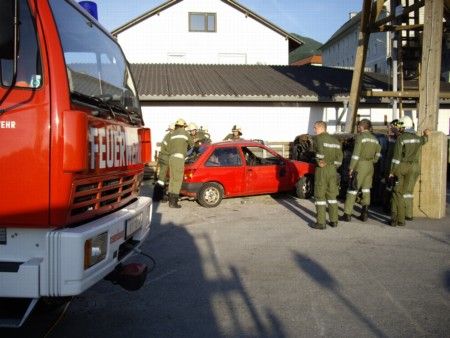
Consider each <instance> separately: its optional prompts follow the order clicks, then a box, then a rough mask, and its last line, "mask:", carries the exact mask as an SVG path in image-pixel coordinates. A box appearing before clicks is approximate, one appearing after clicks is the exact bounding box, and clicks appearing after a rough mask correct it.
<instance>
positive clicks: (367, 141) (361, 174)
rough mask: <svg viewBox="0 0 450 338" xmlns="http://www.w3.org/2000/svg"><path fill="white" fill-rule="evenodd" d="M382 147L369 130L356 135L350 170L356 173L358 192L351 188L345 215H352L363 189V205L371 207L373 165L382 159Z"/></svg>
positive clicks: (346, 200)
mask: <svg viewBox="0 0 450 338" xmlns="http://www.w3.org/2000/svg"><path fill="white" fill-rule="evenodd" d="M380 150H381V146H380V143H378V140H377V138H376V137H375V136H374V135H373V134H372V133H371V132H370V131H368V130H364V131H363V132H361V133H359V134H358V135H356V140H355V147H354V148H353V153H352V158H351V160H350V167H349V169H350V170H353V171H356V172H357V175H356V183H357V185H356V190H352V189H351V188H349V190H348V191H347V196H346V198H345V205H344V213H345V214H347V215H351V214H352V211H353V206H354V204H355V200H356V195H357V193H358V191H359V189H361V192H362V199H361V205H362V206H363V207H365V206H366V207H368V206H369V205H370V188H372V178H373V164H374V163H376V162H378V159H379V158H380V156H381V154H380Z"/></svg>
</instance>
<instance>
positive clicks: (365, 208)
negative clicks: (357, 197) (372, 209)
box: [359, 205, 369, 222]
mask: <svg viewBox="0 0 450 338" xmlns="http://www.w3.org/2000/svg"><path fill="white" fill-rule="evenodd" d="M359 219H360V220H361V221H363V222H365V221H367V220H368V219H369V206H368V205H363V207H362V210H361V215H360V216H359Z"/></svg>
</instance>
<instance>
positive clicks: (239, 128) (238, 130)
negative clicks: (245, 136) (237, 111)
mask: <svg viewBox="0 0 450 338" xmlns="http://www.w3.org/2000/svg"><path fill="white" fill-rule="evenodd" d="M231 131H232V132H234V131H237V132H238V133H239V134H240V135H242V131H241V127H239V126H238V125H237V124H235V125H234V126H233V128H231Z"/></svg>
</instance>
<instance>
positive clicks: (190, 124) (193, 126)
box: [186, 122, 198, 131]
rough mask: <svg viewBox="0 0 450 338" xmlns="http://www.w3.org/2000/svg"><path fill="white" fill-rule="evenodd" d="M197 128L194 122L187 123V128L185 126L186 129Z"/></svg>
mask: <svg viewBox="0 0 450 338" xmlns="http://www.w3.org/2000/svg"><path fill="white" fill-rule="evenodd" d="M197 129H198V127H197V125H196V124H195V123H193V122H192V123H189V124H188V126H187V128H186V130H187V131H192V130H197Z"/></svg>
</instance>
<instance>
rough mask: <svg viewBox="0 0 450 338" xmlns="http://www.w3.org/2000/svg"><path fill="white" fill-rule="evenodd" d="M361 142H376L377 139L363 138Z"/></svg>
mask: <svg viewBox="0 0 450 338" xmlns="http://www.w3.org/2000/svg"><path fill="white" fill-rule="evenodd" d="M361 142H362V143H367V142H372V143H378V141H377V140H374V139H373V138H363V139H362V140H361Z"/></svg>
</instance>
